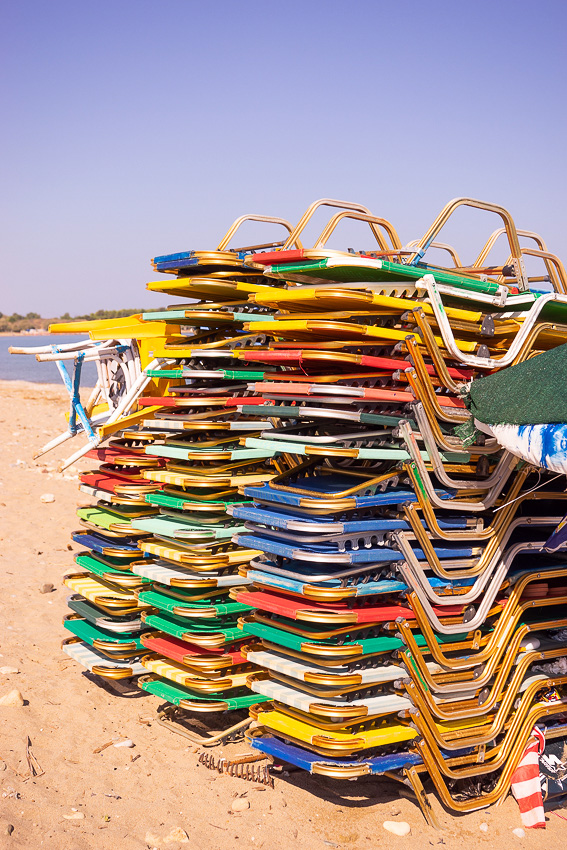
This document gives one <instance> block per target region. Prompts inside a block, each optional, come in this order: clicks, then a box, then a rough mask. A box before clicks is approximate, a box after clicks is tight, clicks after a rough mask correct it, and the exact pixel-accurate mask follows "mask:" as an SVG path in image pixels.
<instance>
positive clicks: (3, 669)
mask: <svg viewBox="0 0 567 850" xmlns="http://www.w3.org/2000/svg"><path fill="white" fill-rule="evenodd" d="M19 672H20V671H19V670H18V668H17V667H0V673H2V675H3V676H11V675H12V673H19Z"/></svg>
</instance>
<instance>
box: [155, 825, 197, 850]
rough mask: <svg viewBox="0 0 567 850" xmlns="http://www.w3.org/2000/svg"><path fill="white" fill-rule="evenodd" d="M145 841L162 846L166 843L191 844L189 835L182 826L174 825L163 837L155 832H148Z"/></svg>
mask: <svg viewBox="0 0 567 850" xmlns="http://www.w3.org/2000/svg"><path fill="white" fill-rule="evenodd" d="M145 841H146V844H150V845H151V846H152V847H162V846H163V845H166V844H189V836H188V835H187V833H186V832H185V830H184V829H181V827H180V826H174V827H172V828H171V829H170V830H169V832H168V833H167V835H164V836H163V838H160V836H159V835H156V834H155V833H154V832H146V838H145Z"/></svg>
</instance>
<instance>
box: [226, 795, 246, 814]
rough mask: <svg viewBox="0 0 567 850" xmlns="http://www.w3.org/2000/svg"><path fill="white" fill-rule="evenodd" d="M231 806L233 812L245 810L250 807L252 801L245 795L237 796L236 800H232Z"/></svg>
mask: <svg viewBox="0 0 567 850" xmlns="http://www.w3.org/2000/svg"><path fill="white" fill-rule="evenodd" d="M230 808H231V809H232V811H233V812H245V811H246V809H249V808H250V802H249V801H248V800H245V799H244V798H243V797H237V798H236V800H233V801H232V803H231V806H230Z"/></svg>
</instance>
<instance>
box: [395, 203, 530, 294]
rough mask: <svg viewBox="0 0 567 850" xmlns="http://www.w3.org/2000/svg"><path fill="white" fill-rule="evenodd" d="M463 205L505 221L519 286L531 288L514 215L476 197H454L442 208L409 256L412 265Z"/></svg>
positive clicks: (420, 257)
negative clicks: (494, 214) (489, 213)
mask: <svg viewBox="0 0 567 850" xmlns="http://www.w3.org/2000/svg"><path fill="white" fill-rule="evenodd" d="M462 206H465V207H475V208H476V209H481V210H486V212H492V213H496V215H499V216H500V218H501V219H502V221H503V222H504V228H505V231H506V234H507V236H508V242H509V245H510V253H511V255H512V257H513V263H514V266H515V270H516V275H517V278H518V286H519V288H520V289H529V283H528V277H527V274H526V269H525V265H524V261H523V259H522V249H521V248H520V241H519V239H518V233H517V231H516V225H515V224H514V220H513V219H512V216H511V215H510V213H509V212H508V210H506V209H505V208H504V207H501V206H498V205H497V204H491V203H487V202H485V201H478V200H476V199H475V198H454V199H453V200H452V201H449V203H448V204H447V205H446V206H445V207H444V208H443V209H442V210H441V212H440V213H439V215H438V216H437V218H436V219H435V221H434V222H433V224H432V225H431V227H430V228H429V230H428V231H427V233H426V234H425V235H424V236H423V237H422V238H421V239H420V240H419V241H418V243H417V246H416V250H415V252H414V253H413V254H412V255H411V256H410V257H409V260H408V263H411V265H417V263H418V262H419V261H420V260H421V259H422V257H423V255H424V254H425V252H426V251H427V249H428V248H429V246H430V245H431V243H432V242H433V240H434V239H435V237H436V236H437V234H438V233H439V231H440V230H441V229H442V227H443V226H444V225H445V224H446V223H447V221H448V220H449V218H450V217H451V216H452V215H453V213H454V212H455V210H456V209H458V208H459V207H462Z"/></svg>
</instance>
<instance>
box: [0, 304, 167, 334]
mask: <svg viewBox="0 0 567 850" xmlns="http://www.w3.org/2000/svg"><path fill="white" fill-rule="evenodd" d="M144 309H147V308H143V307H140V308H139V309H134V308H132V309H131V310H97V311H96V313H85V314H84V315H82V316H70V315H69V313H64V314H63V315H62V316H55V317H53V318H50V319H44V318H43V317H42V316H40V315H39V313H31V312H30V313H26V315H25V316H23V315H22V314H21V313H12V314H11V315H10V316H8V315H6V314H4V313H0V333H13V334H17V333H21V332H22V331H28V330H31V329H32V328H34V329H36V330H45V331H46V332H47V328H48V327H49V325H53V324H55V323H56V322H72V321H73V322H74V321H89V320H90V319H120V318H122V317H123V316H131V315H133V314H134V313H143V312H144ZM152 309H158V310H159V309H162V308H160V307H158V308H152Z"/></svg>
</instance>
